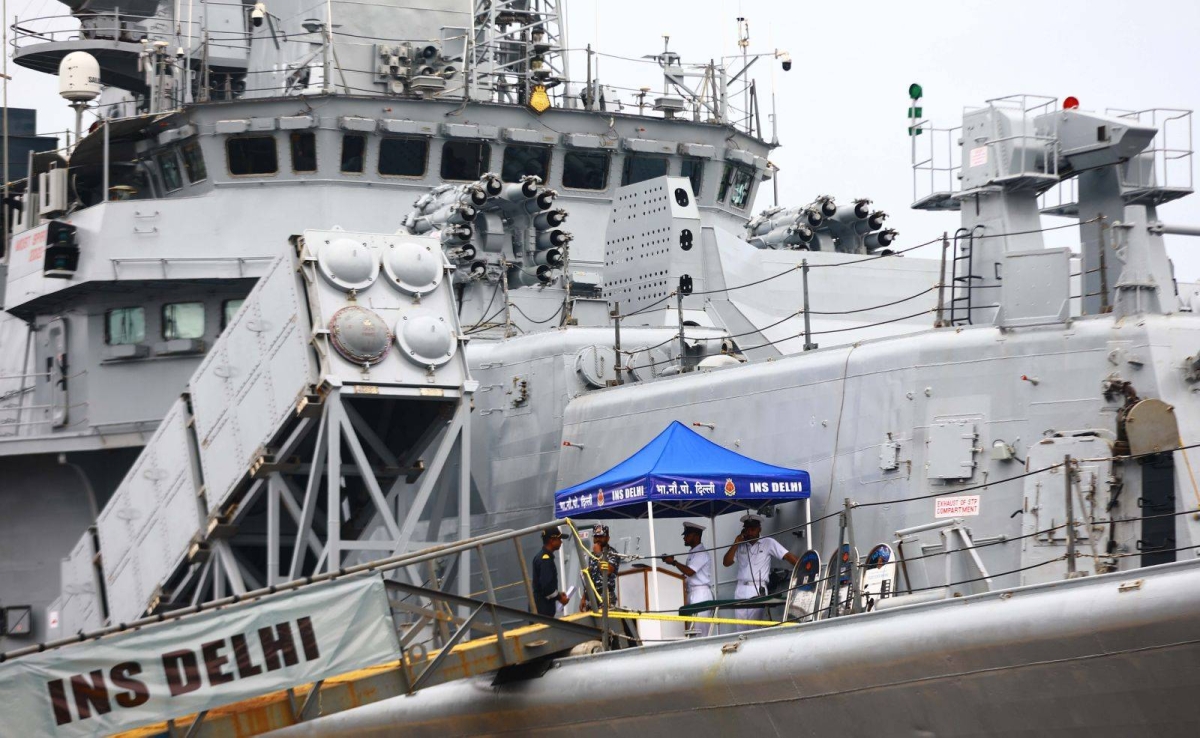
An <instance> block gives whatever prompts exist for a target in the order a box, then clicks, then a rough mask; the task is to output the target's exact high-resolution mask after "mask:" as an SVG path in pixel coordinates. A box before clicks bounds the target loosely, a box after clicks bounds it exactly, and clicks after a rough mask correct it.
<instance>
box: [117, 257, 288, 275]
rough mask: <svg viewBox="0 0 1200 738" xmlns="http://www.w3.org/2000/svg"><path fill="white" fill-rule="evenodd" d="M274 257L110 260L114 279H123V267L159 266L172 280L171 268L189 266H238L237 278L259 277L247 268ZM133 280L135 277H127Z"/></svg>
mask: <svg viewBox="0 0 1200 738" xmlns="http://www.w3.org/2000/svg"><path fill="white" fill-rule="evenodd" d="M275 258H276V257H274V256H169V257H155V256H123V257H113V258H110V259H109V262H110V263H111V264H112V268H113V279H117V280H119V279H121V266H122V265H125V266H135V265H139V264H140V265H150V266H157V267H158V271H159V274H160V275H161V276H162V278H163V279H170V278H171V274H170V268H171V266H173V265H174V266H182V265H187V264H192V265H195V264H217V265H220V264H233V265H236V266H237V276H238V277H246V276H259V275H257V274H248V272H247V266H248V265H251V264H262V265H266V264H270V263H271V262H272V261H274V260H275ZM126 278H127V279H132V278H133V277H126ZM137 278H138V279H144V278H145V277H144V275H139V276H138V277H137Z"/></svg>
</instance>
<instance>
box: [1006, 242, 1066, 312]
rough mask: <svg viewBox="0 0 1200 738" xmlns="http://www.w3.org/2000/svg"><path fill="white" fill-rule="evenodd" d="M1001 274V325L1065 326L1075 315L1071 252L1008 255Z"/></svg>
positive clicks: (1025, 252) (1024, 252)
mask: <svg viewBox="0 0 1200 738" xmlns="http://www.w3.org/2000/svg"><path fill="white" fill-rule="evenodd" d="M1001 275H1002V276H1003V280H1002V281H1001V282H1000V314H999V317H998V321H999V322H1000V324H1001V325H1003V326H1005V327H1017V326H1030V325H1046V324H1050V323H1062V322H1064V321H1066V320H1067V319H1068V318H1069V317H1070V316H1071V307H1070V301H1069V298H1070V294H1071V290H1070V279H1071V250H1070V249H1067V248H1061V249H1039V250H1036V251H1015V252H1012V253H1009V254H1005V256H1004V263H1003V264H1002V265H1001Z"/></svg>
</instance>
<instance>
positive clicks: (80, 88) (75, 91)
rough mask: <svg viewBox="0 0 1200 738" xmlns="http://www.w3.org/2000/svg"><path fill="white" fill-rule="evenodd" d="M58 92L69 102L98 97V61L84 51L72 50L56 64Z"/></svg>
mask: <svg viewBox="0 0 1200 738" xmlns="http://www.w3.org/2000/svg"><path fill="white" fill-rule="evenodd" d="M58 94H59V96H60V97H62V98H63V99H64V100H69V101H71V102H91V101H92V100H95V99H96V98H97V97H100V62H98V61H96V57H94V56H92V55H91V54H89V53H87V52H86V51H72V52H71V53H70V54H67V55H66V56H64V57H63V60H62V61H61V62H59V64H58Z"/></svg>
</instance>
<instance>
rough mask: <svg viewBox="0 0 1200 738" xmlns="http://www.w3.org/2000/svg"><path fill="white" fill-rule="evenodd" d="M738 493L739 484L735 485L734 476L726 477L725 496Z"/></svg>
mask: <svg viewBox="0 0 1200 738" xmlns="http://www.w3.org/2000/svg"><path fill="white" fill-rule="evenodd" d="M736 494H737V486H736V485H734V483H733V478H732V477H728V478H726V479H725V496H726V497H733V496H734V495H736Z"/></svg>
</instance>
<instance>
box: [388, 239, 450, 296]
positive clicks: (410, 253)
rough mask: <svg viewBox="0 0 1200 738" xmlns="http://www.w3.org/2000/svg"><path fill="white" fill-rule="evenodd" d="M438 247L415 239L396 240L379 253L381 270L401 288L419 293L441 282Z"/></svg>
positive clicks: (440, 261) (440, 258)
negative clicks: (381, 255) (381, 263)
mask: <svg viewBox="0 0 1200 738" xmlns="http://www.w3.org/2000/svg"><path fill="white" fill-rule="evenodd" d="M442 268H443V264H442V250H441V248H440V247H439V248H436V249H435V248H434V247H433V246H432V245H428V244H422V243H419V242H416V241H400V242H399V243H393V244H391V245H390V246H388V250H387V251H385V252H384V254H383V271H384V272H386V273H387V276H388V279H390V280H392V284H394V285H396V287H398V288H399V289H400V290H401V291H402V292H407V293H408V294H410V295H423V294H428V293H430V292H432V291H433V290H435V289H437V286H438V285H439V284H441V282H442Z"/></svg>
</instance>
